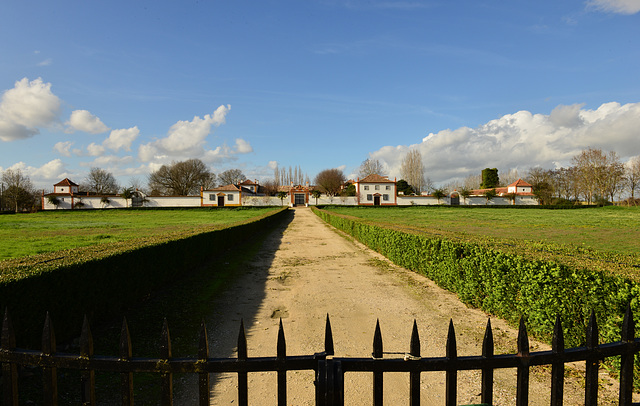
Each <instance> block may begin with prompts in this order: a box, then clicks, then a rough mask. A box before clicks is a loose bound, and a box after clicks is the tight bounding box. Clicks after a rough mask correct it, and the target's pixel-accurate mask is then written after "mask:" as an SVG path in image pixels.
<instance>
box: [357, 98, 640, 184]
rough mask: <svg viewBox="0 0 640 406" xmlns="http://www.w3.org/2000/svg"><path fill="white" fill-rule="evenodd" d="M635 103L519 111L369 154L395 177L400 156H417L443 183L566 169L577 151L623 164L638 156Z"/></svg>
mask: <svg viewBox="0 0 640 406" xmlns="http://www.w3.org/2000/svg"><path fill="white" fill-rule="evenodd" d="M639 127H640V103H630V104H626V105H620V104H619V103H605V104H603V105H601V106H600V107H599V108H598V109H596V110H585V109H582V108H581V106H580V105H573V106H558V107H556V108H555V109H554V110H553V111H552V112H551V114H549V115H544V114H532V113H530V112H528V111H519V112H517V113H514V114H507V115H505V116H503V117H500V118H498V119H496V120H491V121H489V122H488V123H486V124H483V125H481V126H479V127H477V128H468V127H461V128H458V129H455V130H450V129H447V130H442V131H440V132H438V133H435V134H434V133H432V134H429V135H428V136H426V137H424V138H423V139H422V142H419V143H417V144H413V145H398V146H385V147H382V148H381V149H379V150H377V151H375V152H372V153H371V154H370V156H371V157H372V158H374V159H379V160H380V161H381V162H383V163H384V164H386V165H388V168H389V175H390V176H392V177H398V178H400V177H401V171H400V165H401V162H402V158H403V157H404V155H405V154H406V153H407V151H409V150H410V149H411V148H417V149H418V150H419V151H420V152H421V154H422V160H423V164H424V166H425V173H426V176H428V177H429V178H431V179H432V180H433V181H435V182H446V181H449V180H451V179H453V178H463V177H466V176H468V175H471V174H479V173H480V172H481V170H482V169H484V168H486V167H491V168H494V167H495V168H498V169H500V170H501V171H506V170H508V169H511V168H518V169H526V168H529V167H533V166H541V167H544V168H554V167H559V166H567V165H569V164H570V161H571V158H572V157H573V156H575V155H576V154H578V153H579V152H580V151H581V150H583V149H585V148H588V147H592V148H601V149H603V150H605V151H610V150H613V151H615V152H617V153H618V155H619V156H620V157H621V158H622V159H623V160H626V159H628V158H629V157H631V156H635V155H638V154H640V142H638V133H637V129H638V128H639Z"/></svg>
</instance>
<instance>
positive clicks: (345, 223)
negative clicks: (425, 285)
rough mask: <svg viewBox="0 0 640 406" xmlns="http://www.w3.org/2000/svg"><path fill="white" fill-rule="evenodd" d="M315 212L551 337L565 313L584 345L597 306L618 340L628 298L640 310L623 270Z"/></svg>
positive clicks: (477, 303)
mask: <svg viewBox="0 0 640 406" xmlns="http://www.w3.org/2000/svg"><path fill="white" fill-rule="evenodd" d="M314 212H315V213H316V214H317V215H318V216H320V217H321V218H322V219H323V220H324V221H326V222H327V223H329V224H331V225H332V226H334V227H336V228H337V229H339V230H342V231H344V232H346V233H347V234H349V235H351V236H353V237H354V238H355V239H357V240H358V241H360V242H362V243H363V244H365V245H367V246H368V247H369V248H371V249H373V250H375V251H377V252H379V253H381V254H382V255H384V256H386V257H387V258H389V259H390V260H391V261H392V262H394V263H395V264H397V265H399V266H402V267H405V268H408V269H411V270H413V271H416V272H419V273H421V274H423V275H425V276H427V277H428V278H429V279H431V280H433V281H434V282H436V283H437V284H438V285H439V286H441V287H442V288H444V289H447V290H449V291H451V292H455V293H456V294H457V295H458V297H459V298H460V300H461V301H462V302H464V303H465V304H468V305H470V306H474V307H477V308H480V309H482V310H484V311H485V312H487V313H490V314H493V315H496V316H498V317H501V318H503V319H506V320H507V321H509V322H510V323H512V324H513V325H517V323H518V321H519V319H520V318H521V317H524V318H525V319H526V324H527V329H528V331H529V332H530V333H532V334H533V335H535V336H536V337H538V338H541V339H543V340H545V341H547V342H550V341H551V337H552V335H553V326H554V322H555V318H556V315H560V316H561V319H562V325H563V328H564V338H565V342H566V345H567V347H570V346H571V347H573V346H580V345H584V343H585V330H586V325H587V323H588V317H589V315H590V313H591V311H592V310H593V311H595V314H596V317H597V321H598V327H599V332H600V341H601V342H602V343H604V342H614V341H619V340H620V334H621V328H622V319H623V317H624V312H625V310H626V308H627V305H628V304H629V303H630V304H631V308H632V310H633V312H634V314H635V315H640V302H639V301H638V297H639V294H640V284H638V283H636V282H633V281H631V280H628V279H625V278H623V277H619V276H615V275H611V274H608V273H606V272H603V271H598V270H589V269H576V268H574V269H572V268H570V267H568V266H566V265H563V264H561V263H557V262H547V261H539V260H538V261H536V260H528V259H526V258H524V257H523V256H518V255H513V254H507V253H503V252H500V251H497V250H495V249H490V248H488V247H484V246H482V245H481V244H474V243H469V242H458V241H450V240H446V239H438V238H435V237H432V236H424V235H419V234H410V233H404V232H400V231H396V230H391V229H388V228H384V227H381V226H378V225H374V224H368V223H366V222H364V221H362V220H356V219H353V218H347V217H345V216H341V215H338V214H335V213H330V212H327V211H324V210H318V209H314ZM636 365H637V363H636ZM636 368H637V367H636Z"/></svg>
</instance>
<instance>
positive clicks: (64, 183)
mask: <svg viewBox="0 0 640 406" xmlns="http://www.w3.org/2000/svg"><path fill="white" fill-rule="evenodd" d="M53 186H78V185H77V184H75V183H73V182H72V181H70V180H69V178H64V179H62V180H61V181H60V182H58V183H56V184H55V185H53Z"/></svg>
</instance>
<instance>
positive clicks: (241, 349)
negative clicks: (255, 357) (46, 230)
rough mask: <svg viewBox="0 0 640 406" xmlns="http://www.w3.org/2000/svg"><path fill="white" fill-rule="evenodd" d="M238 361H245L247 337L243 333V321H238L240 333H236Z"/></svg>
mask: <svg viewBox="0 0 640 406" xmlns="http://www.w3.org/2000/svg"><path fill="white" fill-rule="evenodd" d="M238 359H243V360H244V359H247V336H246V335H245V333H244V320H243V319H240V332H239V333H238Z"/></svg>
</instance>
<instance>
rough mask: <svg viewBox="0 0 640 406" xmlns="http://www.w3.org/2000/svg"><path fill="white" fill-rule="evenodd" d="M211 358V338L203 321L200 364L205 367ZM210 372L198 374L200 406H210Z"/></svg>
mask: <svg viewBox="0 0 640 406" xmlns="http://www.w3.org/2000/svg"><path fill="white" fill-rule="evenodd" d="M208 358H209V336H208V335H207V326H206V325H205V323H204V320H202V323H201V324H200V343H199V346H198V362H200V363H202V364H203V366H204V364H206V362H207V359H208ZM210 397H211V394H210V393H209V372H207V371H204V372H200V373H199V374H198V399H199V405H200V406H209V404H210V401H209V398H210Z"/></svg>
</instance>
